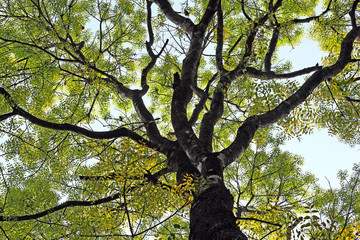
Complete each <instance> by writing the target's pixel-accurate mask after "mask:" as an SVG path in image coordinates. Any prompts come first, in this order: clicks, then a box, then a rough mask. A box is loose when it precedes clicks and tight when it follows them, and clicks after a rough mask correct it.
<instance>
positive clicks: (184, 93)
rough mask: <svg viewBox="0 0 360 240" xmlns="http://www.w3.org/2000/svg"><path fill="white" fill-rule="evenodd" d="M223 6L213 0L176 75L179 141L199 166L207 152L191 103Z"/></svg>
mask: <svg viewBox="0 0 360 240" xmlns="http://www.w3.org/2000/svg"><path fill="white" fill-rule="evenodd" d="M218 6H219V0H210V1H209V3H208V6H207V8H206V11H205V14H204V16H203V17H202V19H201V21H200V23H199V25H197V26H196V27H195V29H194V32H193V34H192V37H191V42H190V48H189V50H188V52H187V54H186V57H185V59H184V61H183V66H182V72H181V77H180V76H179V74H175V75H174V94H173V98H172V103H171V120H172V125H173V127H174V130H175V134H176V137H177V139H178V141H179V144H180V145H181V146H182V147H183V149H184V151H185V152H186V154H187V155H188V157H189V158H190V159H191V161H192V162H193V164H194V166H196V165H197V164H198V163H199V161H200V159H201V158H202V157H203V156H204V154H205V153H206V150H205V149H204V148H203V147H202V146H201V144H200V142H199V140H198V139H197V137H196V135H195V133H194V131H193V129H192V127H191V124H190V123H189V121H188V119H187V112H186V109H187V105H188V103H189V101H190V99H191V98H192V94H193V88H194V86H196V84H195V83H196V78H197V70H198V66H199V61H200V57H201V54H202V51H203V44H204V36H205V31H206V29H207V27H208V25H209V24H210V22H211V20H212V18H213V16H214V15H215V13H216V11H217V8H218Z"/></svg>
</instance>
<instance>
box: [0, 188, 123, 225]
mask: <svg viewBox="0 0 360 240" xmlns="http://www.w3.org/2000/svg"><path fill="white" fill-rule="evenodd" d="M120 196H121V195H120V194H119V193H116V194H114V195H113V196H109V197H106V198H100V199H98V200H94V201H66V202H64V203H62V204H60V205H58V206H56V207H53V208H49V209H47V210H45V211H42V212H39V213H35V214H30V215H23V216H0V222H10V221H25V220H33V219H38V218H41V217H44V216H47V215H49V214H51V213H54V212H57V211H60V210H62V209H65V208H69V207H76V206H82V207H88V206H96V205H99V204H103V203H107V202H111V201H113V200H116V199H118V198H120Z"/></svg>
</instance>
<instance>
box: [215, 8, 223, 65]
mask: <svg viewBox="0 0 360 240" xmlns="http://www.w3.org/2000/svg"><path fill="white" fill-rule="evenodd" d="M217 17H218V24H217V43H216V67H217V69H218V71H220V72H221V71H222V70H223V68H224V66H223V59H222V58H223V45H224V36H223V33H224V16H223V12H222V9H221V1H220V3H219V8H218V10H217Z"/></svg>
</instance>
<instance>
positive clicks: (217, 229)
mask: <svg viewBox="0 0 360 240" xmlns="http://www.w3.org/2000/svg"><path fill="white" fill-rule="evenodd" d="M233 204H234V199H233V196H232V195H231V193H230V191H229V190H228V189H227V188H226V187H225V185H224V183H223V182H222V181H221V182H219V183H217V184H215V185H212V186H210V187H208V188H207V189H206V190H205V191H203V192H202V193H201V194H199V195H198V196H197V197H196V198H195V200H194V202H193V203H192V206H191V211H190V236H189V239H190V240H212V239H213V240H225V239H226V240H246V239H247V237H246V236H245V234H244V233H242V232H241V230H240V229H239V227H238V226H237V224H236V218H235V216H234V213H233Z"/></svg>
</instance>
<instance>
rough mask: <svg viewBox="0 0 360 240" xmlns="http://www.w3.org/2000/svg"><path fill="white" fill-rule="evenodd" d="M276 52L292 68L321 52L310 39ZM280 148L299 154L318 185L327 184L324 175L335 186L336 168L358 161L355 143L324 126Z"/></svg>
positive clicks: (312, 60) (310, 63)
mask: <svg viewBox="0 0 360 240" xmlns="http://www.w3.org/2000/svg"><path fill="white" fill-rule="evenodd" d="M279 54H280V56H281V59H284V60H290V61H292V63H293V70H298V69H302V68H304V67H309V66H314V65H315V64H316V63H319V64H321V57H322V56H323V55H324V53H323V52H321V51H320V49H319V47H318V45H317V43H315V42H313V41H310V40H304V41H303V43H302V44H301V45H299V46H296V47H295V48H294V49H293V48H292V47H283V48H282V49H280V52H279ZM283 149H284V150H288V151H290V152H292V153H296V154H299V155H301V156H302V157H303V158H304V162H305V164H304V167H303V169H304V170H305V171H309V172H311V173H313V174H315V175H316V177H317V178H318V179H319V183H320V185H321V186H322V187H326V188H328V187H329V183H328V181H327V179H328V180H329V182H330V184H331V187H338V186H339V183H338V182H339V181H338V179H337V172H338V171H339V170H340V169H348V170H350V171H351V168H352V166H353V164H354V163H358V162H360V146H359V145H357V146H354V147H350V146H348V145H347V144H344V143H342V142H340V141H339V140H338V139H337V138H336V137H332V136H329V135H328V134H327V130H326V129H324V130H321V131H315V132H314V133H313V134H311V135H304V136H303V137H302V138H301V141H299V140H298V139H296V138H294V139H291V140H290V141H288V142H287V144H286V145H285V146H284V147H283ZM326 178H327V179H326Z"/></svg>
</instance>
